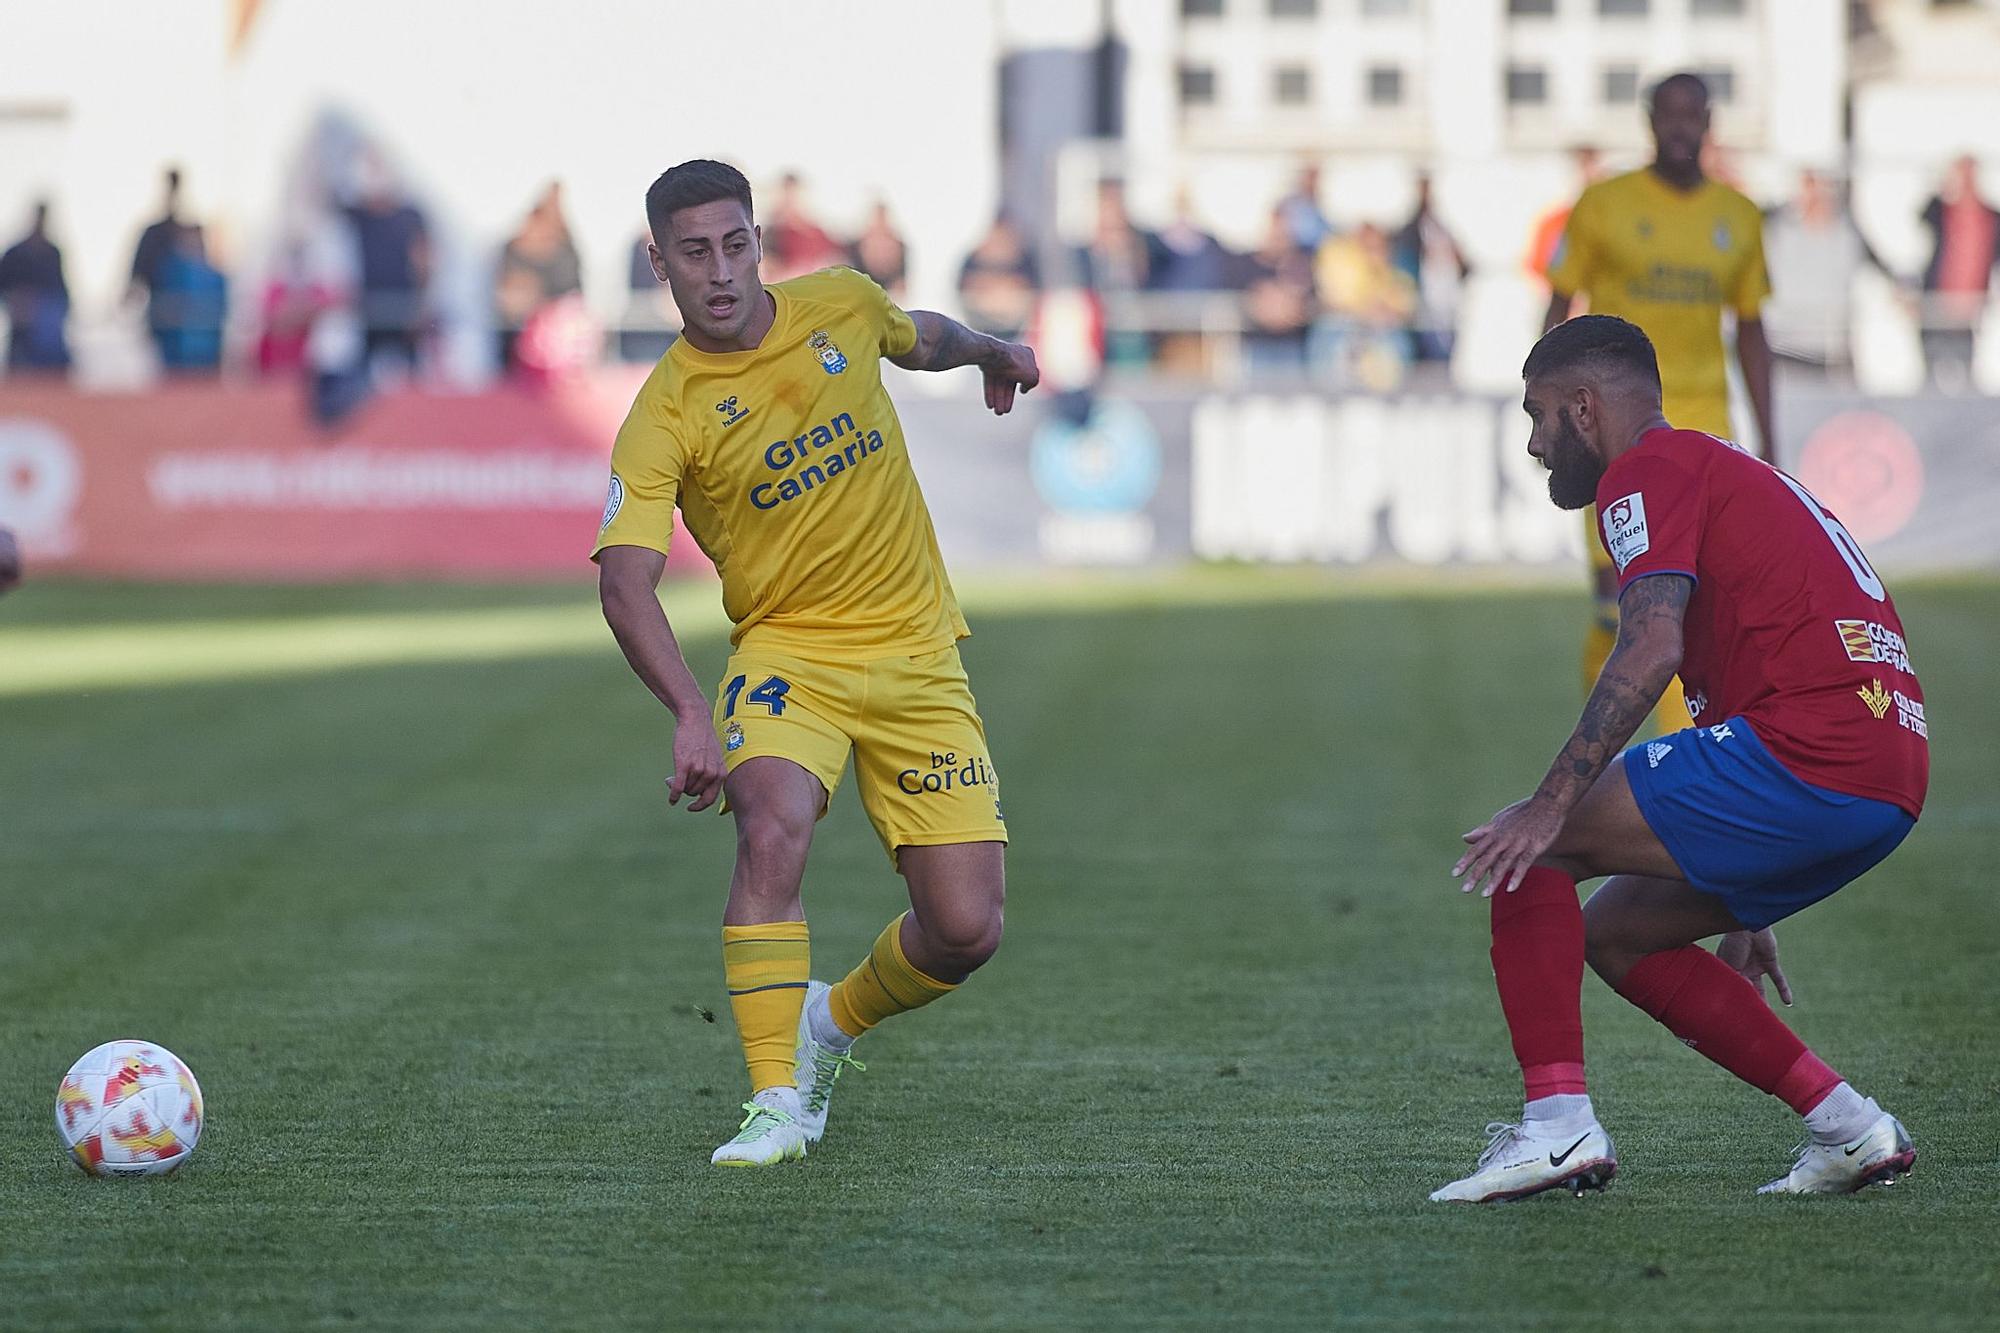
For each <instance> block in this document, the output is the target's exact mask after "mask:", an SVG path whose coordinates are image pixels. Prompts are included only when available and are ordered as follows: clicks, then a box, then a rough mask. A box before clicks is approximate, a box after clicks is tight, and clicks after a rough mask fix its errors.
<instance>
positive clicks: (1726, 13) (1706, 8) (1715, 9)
mask: <svg viewBox="0 0 2000 1333" xmlns="http://www.w3.org/2000/svg"><path fill="white" fill-rule="evenodd" d="M1744 8H1745V6H1744V3H1743V0H1690V3H1689V5H1688V11H1689V12H1690V13H1692V14H1693V15H1694V16H1695V17H1696V18H1719V19H1738V18H1742V17H1743V11H1744Z"/></svg>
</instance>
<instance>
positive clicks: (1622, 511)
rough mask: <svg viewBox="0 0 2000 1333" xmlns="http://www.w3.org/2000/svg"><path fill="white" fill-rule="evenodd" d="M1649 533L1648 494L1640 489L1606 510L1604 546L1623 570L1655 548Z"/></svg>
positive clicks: (1614, 502) (1619, 569) (1619, 568)
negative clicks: (1647, 518)
mask: <svg viewBox="0 0 2000 1333" xmlns="http://www.w3.org/2000/svg"><path fill="white" fill-rule="evenodd" d="M1652 545H1653V539H1652V538H1651V536H1649V535H1648V534H1647V532H1646V497H1645V496H1644V495H1641V494H1640V493H1639V492H1638V491H1634V492H1632V493H1631V494H1630V495H1627V496H1625V497H1623V498H1622V499H1618V500H1614V501H1612V502H1611V503H1610V504H1609V505H1606V506H1605V509H1604V549H1605V550H1607V551H1609V552H1611V559H1612V561H1613V562H1614V563H1616V564H1617V566H1618V572H1619V573H1621V574H1622V573H1624V572H1625V566H1627V565H1629V564H1631V563H1632V562H1633V561H1634V560H1637V559H1638V558H1639V557H1640V556H1642V555H1644V554H1645V553H1646V552H1647V551H1649V550H1651V549H1652Z"/></svg>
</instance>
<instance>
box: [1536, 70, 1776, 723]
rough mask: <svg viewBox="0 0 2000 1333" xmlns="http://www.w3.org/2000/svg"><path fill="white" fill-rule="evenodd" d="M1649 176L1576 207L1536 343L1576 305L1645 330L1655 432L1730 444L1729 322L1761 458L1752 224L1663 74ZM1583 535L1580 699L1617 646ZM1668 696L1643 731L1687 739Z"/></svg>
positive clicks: (1608, 575)
mask: <svg viewBox="0 0 2000 1333" xmlns="http://www.w3.org/2000/svg"><path fill="white" fill-rule="evenodd" d="M1649 107H1650V112H1651V123H1652V129H1653V144H1654V155H1653V161H1652V164H1651V165H1650V166H1646V167H1642V168H1640V169H1639V170H1637V171H1628V172H1626V173H1625V174H1624V175H1622V176H1613V177H1611V178H1610V179H1609V180H1603V181H1599V182H1598V183H1596V184H1595V185H1592V186H1589V187H1588V188H1586V189H1585V190H1584V192H1583V196H1582V197H1581V198H1580V199H1578V200H1577V202H1576V207H1575V209H1573V210H1572V211H1571V213H1570V216H1569V223H1568V225H1567V226H1566V227H1565V228H1564V230H1563V239H1562V244H1561V245H1560V246H1559V247H1558V248H1557V250H1556V254H1555V258H1554V259H1553V260H1551V261H1550V264H1549V271H1548V278H1549V286H1550V289H1551V295H1550V298H1549V312H1548V318H1547V319H1546V320H1545V321H1544V323H1543V332H1545V333H1546V332H1547V331H1548V330H1549V329H1552V328H1554V327H1555V326H1556V325H1558V324H1560V323H1562V322H1563V321H1564V320H1566V319H1568V318H1569V317H1570V313H1571V310H1572V308H1573V306H1574V305H1575V302H1576V298H1577V297H1579V296H1583V297H1586V298H1588V300H1589V303H1590V309H1591V311H1592V312H1593V313H1595V314H1600V315H1617V316H1618V317H1620V318H1621V319H1626V320H1629V321H1631V322H1632V323H1634V324H1637V325H1638V326H1639V327H1640V328H1641V329H1644V330H1645V332H1646V336H1647V337H1648V338H1650V339H1652V342H1653V345H1654V347H1655V348H1657V349H1658V351H1659V357H1660V380H1661V384H1662V388H1663V391H1664V395H1665V401H1664V406H1665V410H1666V414H1667V419H1668V420H1669V421H1672V422H1673V423H1674V424H1675V425H1676V426H1679V427H1681V428H1682V429H1685V430H1698V431H1703V432H1706V433H1707V434H1710V435H1719V436H1721V437H1722V438H1723V439H1734V438H1735V432H1734V431H1733V430H1731V429H1730V424H1729V372H1728V369H1727V367H1726V365H1725V364H1724V350H1723V345H1722V314H1723V311H1724V310H1729V311H1733V312H1734V313H1735V315H1736V357H1737V360H1738V362H1739V363H1740V364H1741V365H1742V367H1743V382H1744V385H1745V387H1746V388H1748V389H1749V391H1750V404H1751V407H1752V409H1753V410H1754V411H1755V412H1756V414H1757V439H1758V446H1759V448H1760V449H1761V450H1762V453H1763V456H1764V457H1765V458H1766V459H1769V458H1770V457H1771V450H1772V441H1773V440H1774V439H1775V438H1776V436H1775V435H1774V434H1773V433H1772V426H1771V349H1770V345H1769V344H1768V343H1766V342H1765V340H1764V323H1763V319H1762V315H1761V311H1762V309H1763V305H1764V302H1765V300H1766V299H1768V298H1769V297H1770V295H1771V281H1770V278H1769V276H1768V275H1767V274H1766V273H1765V269H1764V227H1763V216H1762V214H1761V213H1760V212H1759V211H1758V209H1757V205H1755V204H1753V203H1751V202H1750V200H1748V199H1746V198H1744V197H1743V196H1742V195H1741V194H1739V193H1737V192H1736V191H1735V190H1732V189H1730V188H1729V187H1728V186H1727V185H1724V184H1722V183H1721V182H1720V181H1715V180H1710V179H1709V178H1708V177H1707V176H1705V175H1704V174H1703V173H1702V169H1701V150H1702V145H1703V144H1704V143H1705V142H1706V141H1707V138H1708V125H1709V104H1708V85H1707V84H1705V83H1703V82H1702V80H1701V78H1700V76H1698V75H1695V74H1670V75H1668V76H1667V77H1666V78H1664V79H1662V80H1660V82H1659V83H1657V84H1655V85H1654V86H1653V91H1652V97H1651V99H1650V102H1649ZM1584 519H1585V526H1586V527H1587V528H1588V530H1589V536H1588V539H1587V540H1586V541H1585V543H1584V546H1585V549H1586V550H1588V551H1589V553H1590V565H1591V577H1592V588H1593V593H1594V597H1595V604H1594V614H1593V616H1592V621H1591V627H1590V630H1589V631H1588V633H1587V635H1586V637H1585V639H1584V650H1583V676H1584V688H1585V689H1586V690H1588V689H1589V688H1590V687H1591V686H1592V685H1593V684H1595V683H1596V680H1597V675H1598V673H1599V672H1600V671H1602V670H1603V668H1604V662H1605V659H1606V658H1607V657H1609V656H1610V653H1611V645H1612V643H1613V642H1614V641H1615V640H1616V639H1617V637H1618V595H1617V579H1616V576H1615V575H1614V574H1613V573H1612V570H1611V561H1610V559H1609V557H1607V556H1606V555H1605V554H1604V551H1603V548H1602V547H1601V546H1600V545H1599V544H1598V542H1597V536H1596V523H1597V511H1596V510H1595V509H1590V510H1587V511H1585V513H1584ZM1685 709H1686V699H1685V698H1684V697H1683V695H1682V694H1681V688H1680V682H1679V681H1675V682H1674V683H1673V684H1672V685H1671V686H1669V687H1668V689H1667V693H1666V695H1665V697H1664V698H1662V700H1661V702H1660V710H1659V713H1658V714H1657V715H1656V717H1655V723H1656V725H1657V726H1658V728H1659V729H1660V730H1661V731H1662V732H1666V731H1678V730H1679V729H1681V728H1682V727H1685V726H1686V725H1687V714H1686V711H1685Z"/></svg>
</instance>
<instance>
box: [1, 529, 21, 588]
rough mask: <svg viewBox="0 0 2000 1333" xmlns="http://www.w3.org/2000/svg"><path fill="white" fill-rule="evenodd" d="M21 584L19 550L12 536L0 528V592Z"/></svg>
mask: <svg viewBox="0 0 2000 1333" xmlns="http://www.w3.org/2000/svg"><path fill="white" fill-rule="evenodd" d="M20 582H21V548H20V546H19V544H18V543H16V542H15V540H14V534H13V533H11V532H9V531H8V530H7V529H6V528H0V592H6V591H7V590H8V589H10V588H13V587H15V586H16V585H18V584H19V583H20Z"/></svg>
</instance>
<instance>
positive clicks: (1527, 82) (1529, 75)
mask: <svg viewBox="0 0 2000 1333" xmlns="http://www.w3.org/2000/svg"><path fill="white" fill-rule="evenodd" d="M1548 100H1549V72H1548V71H1547V70H1545V69H1543V68H1542V67H1541V66H1540V65H1509V66H1507V105H1509V106H1540V105H1542V104H1543V103H1544V102H1547V101H1548Z"/></svg>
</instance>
